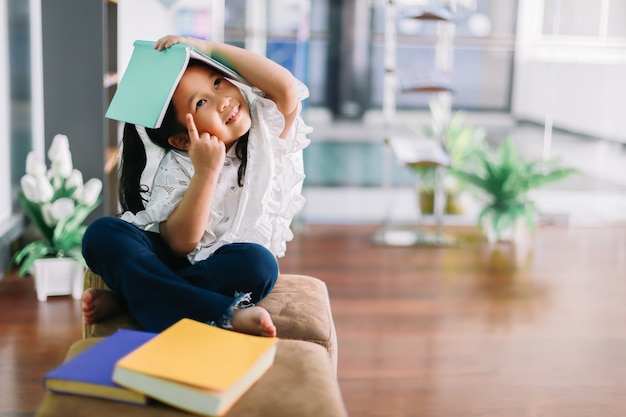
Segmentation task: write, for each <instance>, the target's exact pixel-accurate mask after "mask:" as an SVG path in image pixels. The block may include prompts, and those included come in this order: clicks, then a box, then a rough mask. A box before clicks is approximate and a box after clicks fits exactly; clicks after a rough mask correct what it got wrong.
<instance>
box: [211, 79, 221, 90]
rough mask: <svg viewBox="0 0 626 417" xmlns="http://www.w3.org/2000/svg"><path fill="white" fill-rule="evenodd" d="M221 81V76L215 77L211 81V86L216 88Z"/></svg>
mask: <svg viewBox="0 0 626 417" xmlns="http://www.w3.org/2000/svg"><path fill="white" fill-rule="evenodd" d="M221 83H222V79H221V78H216V79H215V81H214V82H213V87H214V88H217V87H219V85H220V84H221Z"/></svg>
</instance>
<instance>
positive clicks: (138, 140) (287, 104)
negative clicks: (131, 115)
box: [82, 35, 311, 337]
mask: <svg viewBox="0 0 626 417" xmlns="http://www.w3.org/2000/svg"><path fill="white" fill-rule="evenodd" d="M176 43H187V44H191V45H192V46H193V47H195V48H196V49H198V50H200V51H202V52H204V53H205V54H206V55H209V56H212V57H214V58H217V59H218V60H219V61H222V62H227V63H228V65H229V66H230V67H232V68H233V69H234V70H235V71H237V72H238V73H239V74H240V75H242V76H243V77H244V78H245V79H246V80H247V81H249V82H250V84H251V85H253V86H254V87H255V88H253V89H249V88H247V87H246V86H243V85H241V84H239V83H237V82H236V81H232V80H229V79H227V78H224V76H223V75H222V74H220V73H219V72H216V71H215V70H214V69H212V68H211V67H209V66H208V65H206V64H203V63H199V62H195V61H191V62H190V64H189V66H188V67H187V69H186V71H185V73H184V75H183V77H182V78H181V80H180V82H179V84H178V86H177V88H176V90H175V92H174V95H173V97H172V100H171V102H170V105H169V108H168V110H167V113H166V115H165V118H164V120H163V123H162V126H161V127H160V128H158V129H147V128H145V129H144V128H141V127H138V126H134V125H132V124H128V123H127V124H126V125H125V127H124V136H123V151H122V161H121V175H120V203H121V205H122V208H123V209H124V210H125V212H124V213H123V215H122V216H121V219H118V218H114V217H104V218H101V219H98V220H96V221H94V222H93V223H92V224H91V225H90V226H89V227H88V229H87V231H86V233H85V236H84V238H83V254H84V256H85V260H86V262H87V265H88V266H89V268H90V269H91V270H92V271H94V272H95V273H97V274H99V275H100V276H101V277H102V279H103V280H104V281H105V282H106V284H107V285H108V287H109V288H110V289H111V291H103V290H95V289H89V290H87V291H86V292H85V293H84V294H83V298H82V301H83V305H82V309H83V312H84V316H85V320H86V322H87V323H95V322H97V321H99V320H101V319H102V318H104V317H107V316H108V315H111V314H114V313H116V312H118V311H119V310H121V309H124V308H128V309H129V311H130V312H131V314H132V315H133V316H134V317H135V318H136V319H137V320H138V321H139V322H140V324H141V325H142V326H143V327H144V328H145V329H146V330H148V331H157V332H158V331H161V330H163V329H165V328H167V327H168V326H170V325H172V324H174V323H175V322H176V321H178V320H180V319H181V318H183V317H187V318H192V319H195V320H199V321H203V322H208V323H210V324H213V325H217V326H220V327H224V328H231V329H233V330H236V331H241V332H245V333H251V334H257V335H264V336H270V337H273V336H276V327H275V326H274V324H273V322H272V319H271V317H270V315H269V313H268V312H267V311H266V310H265V309H263V308H262V307H259V306H255V305H254V304H255V303H257V302H258V301H260V300H261V299H263V298H264V297H265V296H266V295H267V294H269V292H270V291H271V290H272V288H273V286H274V283H275V281H276V278H277V276H278V264H277V262H276V256H282V255H283V254H284V251H285V242H286V241H288V240H291V239H292V237H293V235H292V233H291V231H290V229H289V226H290V223H291V220H292V219H293V216H294V215H295V214H296V213H297V212H298V211H299V210H300V209H301V208H302V206H303V203H304V199H303V197H302V195H301V187H302V181H303V179H304V172H303V167H302V149H303V148H305V147H306V146H307V145H308V143H309V141H308V139H307V138H306V134H307V133H308V132H310V130H311V129H310V128H309V127H308V126H306V125H305V124H304V122H303V121H302V119H301V118H300V117H299V114H300V111H301V101H302V100H303V99H305V98H306V97H308V90H307V88H306V87H305V86H304V85H303V84H302V83H301V82H299V81H298V80H297V79H295V78H294V77H293V76H292V75H291V73H290V72H289V71H288V70H286V69H285V68H283V67H281V66H280V65H278V64H276V63H274V62H272V61H271V60H269V59H267V58H265V57H262V56H260V55H257V54H254V53H252V52H249V51H246V50H244V49H241V48H237V47H234V46H230V45H226V44H221V43H215V42H210V41H203V40H198V39H194V38H189V37H180V36H173V35H169V36H165V37H163V38H161V39H159V40H158V41H157V42H156V43H155V49H157V50H159V51H162V50H164V49H167V48H169V47H171V46H172V45H174V44H176ZM142 139H143V140H150V141H152V142H153V143H154V144H156V145H158V146H160V147H161V148H163V149H164V150H165V151H166V153H165V155H164V157H163V158H162V160H161V162H160V164H159V167H158V169H157V171H156V173H155V175H154V179H153V182H152V187H151V188H150V190H149V192H148V190H146V189H144V188H145V186H143V188H142V185H141V175H142V172H143V171H144V168H145V166H146V152H145V147H144V144H143V140H142ZM144 203H145V205H144Z"/></svg>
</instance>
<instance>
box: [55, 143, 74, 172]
mask: <svg viewBox="0 0 626 417" xmlns="http://www.w3.org/2000/svg"><path fill="white" fill-rule="evenodd" d="M62 155H63V156H62V157H61V158H59V159H58V160H56V161H54V160H53V161H52V171H53V172H54V173H55V174H56V175H58V176H59V177H61V178H68V177H69V176H70V175H72V171H73V170H74V166H73V164H72V153H71V152H70V151H69V150H68V151H67V152H64V153H63V154H62Z"/></svg>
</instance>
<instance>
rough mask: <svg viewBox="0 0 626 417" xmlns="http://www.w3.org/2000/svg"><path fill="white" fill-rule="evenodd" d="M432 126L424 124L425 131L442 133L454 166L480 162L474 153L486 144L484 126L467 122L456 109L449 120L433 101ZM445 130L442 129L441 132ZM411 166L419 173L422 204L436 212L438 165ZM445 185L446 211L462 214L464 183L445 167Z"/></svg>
mask: <svg viewBox="0 0 626 417" xmlns="http://www.w3.org/2000/svg"><path fill="white" fill-rule="evenodd" d="M430 109H431V115H432V126H431V127H424V128H422V132H421V134H422V135H423V136H425V137H427V138H430V139H432V140H435V139H436V138H437V137H438V136H439V135H441V137H442V144H443V146H444V148H445V149H446V151H447V152H448V154H449V155H450V161H451V162H450V166H451V167H456V168H459V169H461V170H470V169H472V168H473V165H474V164H475V163H476V160H475V158H474V155H475V154H476V153H477V152H480V151H481V150H482V149H483V148H484V146H485V137H486V133H485V131H484V129H477V128H474V127H471V126H468V125H466V124H465V113H464V112H462V111H457V112H455V113H453V115H452V117H451V118H450V121H449V122H445V120H444V119H445V118H444V117H443V116H442V115H440V112H439V111H438V110H437V107H436V106H435V105H434V104H431V105H430ZM439 132H441V133H439ZM411 169H412V170H413V171H414V172H415V173H416V174H417V175H418V176H419V179H420V182H419V190H418V191H419V204H420V210H421V212H422V213H424V214H432V213H433V207H434V194H435V184H436V178H437V176H436V169H437V168H436V167H432V166H412V167H411ZM443 187H444V192H445V195H446V204H445V209H444V212H445V213H446V214H462V213H463V207H462V204H461V202H460V195H461V192H462V187H461V186H460V184H459V182H458V180H457V178H456V177H455V176H454V175H451V174H450V172H449V170H448V169H445V168H444V175H443Z"/></svg>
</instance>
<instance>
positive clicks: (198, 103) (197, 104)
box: [196, 99, 206, 110]
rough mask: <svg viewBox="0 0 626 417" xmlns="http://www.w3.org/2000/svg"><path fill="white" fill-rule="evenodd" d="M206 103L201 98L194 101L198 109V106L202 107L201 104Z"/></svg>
mask: <svg viewBox="0 0 626 417" xmlns="http://www.w3.org/2000/svg"><path fill="white" fill-rule="evenodd" d="M204 103H206V100H204V99H202V100H198V102H197V103H196V110H197V109H199V108H200V107H202V105H203V104H204Z"/></svg>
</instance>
